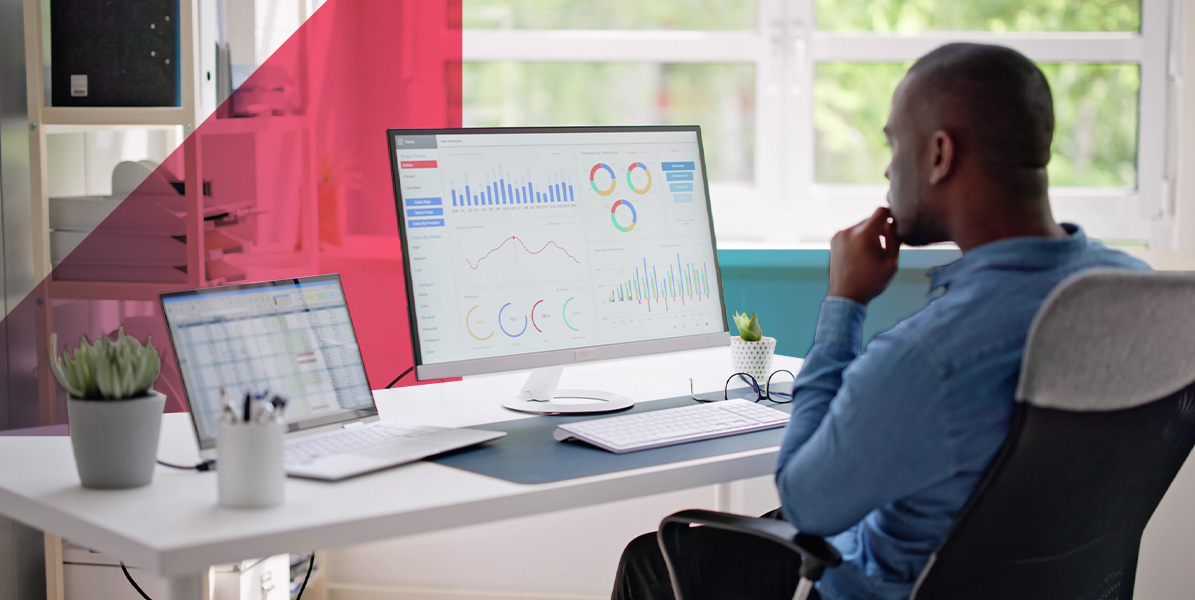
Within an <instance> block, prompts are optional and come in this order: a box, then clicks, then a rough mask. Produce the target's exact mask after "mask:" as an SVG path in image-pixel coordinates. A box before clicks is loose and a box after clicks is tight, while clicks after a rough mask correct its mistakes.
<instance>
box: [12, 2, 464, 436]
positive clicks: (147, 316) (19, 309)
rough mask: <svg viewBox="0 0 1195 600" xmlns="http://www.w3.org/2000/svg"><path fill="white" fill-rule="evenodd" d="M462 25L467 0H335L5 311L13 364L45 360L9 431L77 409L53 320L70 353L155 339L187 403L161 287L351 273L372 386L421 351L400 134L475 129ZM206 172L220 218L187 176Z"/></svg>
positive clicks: (172, 392) (178, 403) (178, 402)
mask: <svg viewBox="0 0 1195 600" xmlns="http://www.w3.org/2000/svg"><path fill="white" fill-rule="evenodd" d="M460 22H461V20H460V0H439V1H433V2H429V1H425V0H401V1H396V0H329V1H328V2H327V3H325V4H324V6H323V7H321V8H320V9H319V10H318V11H316V12H315V14H313V15H312V16H311V17H310V18H309V19H308V20H307V21H306V22H305V23H304V24H303V25H302V26H301V27H300V28H299V30H298V31H297V32H295V33H294V34H293V35H292V36H291V37H290V38H289V39H288V40H287V41H286V42H285V43H284V44H283V45H282V46H281V47H280V48H279V49H278V50H277V51H276V52H275V53H274V54H273V55H272V56H270V58H269V59H268V60H266V62H265V63H264V64H262V65H261V67H260V68H259V69H258V70H257V71H255V72H254V73H253V75H251V76H250V77H249V79H248V80H247V81H246V82H245V83H244V84H243V85H242V86H241V87H240V88H239V89H238V90H237V92H236V93H234V94H233V97H232V98H230V99H229V100H228V101H227V102H225V103H224V104H223V105H222V106H220V107H219V109H217V111H216V114H214V115H212V116H211V117H210V118H208V119H207V120H206V121H205V122H203V123H202V124H201V125H200V126H199V127H197V128H196V129H195V131H194V132H193V133H192V134H191V135H190V136H188V137H187V139H186V140H185V141H184V143H183V145H182V146H181V147H179V148H178V149H176V150H175V151H174V152H173V153H172V154H171V156H170V157H169V158H168V159H167V160H166V161H165V162H164V163H163V164H162V165H161V166H159V167H157V168H156V169H154V170H153V172H152V173H151V174H150V175H149V177H148V178H147V179H146V180H145V181H144V182H143V183H142V184H140V185H139V186H138V187H137V188H136V189H135V191H133V192H132V194H130V195H129V196H128V197H127V198H126V199H125V200H124V201H123V202H121V203H120V205H119V206H118V207H117V208H116V209H115V210H114V211H113V212H112V213H111V214H110V215H109V216H108V217H107V218H106V219H104V220H103V221H102V223H100V225H99V226H98V227H97V228H96V229H95V230H94V231H93V232H92V233H91V234H90V235H88V236H87V238H86V239H85V240H84V241H83V242H82V243H81V244H80V245H79V246H78V247H77V248H76V249H75V250H74V251H73V252H71V253H70V254H69V255H68V256H67V257H66V258H65V259H64V260H63V261H62V262H61V263H60V264H58V265H57V266H56V267H55V268H54V270H53V272H52V274H51V275H50V277H48V278H47V279H46V280H44V281H42V282H41V284H39V285H38V286H37V287H36V288H35V289H34V291H33V292H32V293H30V294H29V295H28V296H27V297H26V298H25V299H24V300H23V301H22V302H20V303H19V304H18V305H17V306H16V308H14V309H13V310H12V311H11V312H10V313H9V314H8V316H7V317H6V318H5V319H4V321H3V323H2V324H0V329H2V330H3V333H4V334H5V335H7V336H8V340H9V347H8V351H9V359H10V360H9V362H10V365H12V367H11V368H12V370H13V372H16V371H21V372H23V373H25V374H28V373H29V372H30V371H35V372H37V373H38V378H37V379H36V380H33V379H32V378H30V377H27V376H26V377H24V378H23V381H24V383H22V378H20V377H16V378H13V377H10V379H11V380H12V381H10V385H9V389H8V390H7V393H6V394H4V398H3V400H0V416H3V415H7V417H8V418H7V419H3V418H0V429H21V428H29V427H36V426H40V425H53V424H59V423H64V422H66V410H65V396H64V394H63V393H62V392H61V391H60V390H59V389H58V386H57V385H56V384H55V383H53V381H52V377H51V376H50V374H49V371H48V367H47V365H48V363H47V360H48V359H47V349H48V346H49V335H50V332H51V331H52V332H55V333H57V334H58V340H59V348H57V349H56V350H57V351H58V352H61V351H62V347H63V346H70V347H71V348H73V347H74V346H75V344H76V343H77V340H78V339H79V338H80V337H81V336H83V335H87V336H89V337H92V338H94V337H96V336H99V335H103V334H105V333H108V332H110V331H112V330H114V329H116V328H117V327H119V326H122V325H123V326H124V327H125V331H126V333H129V334H132V335H136V336H137V337H139V338H142V339H144V338H145V336H147V335H148V336H152V339H153V343H154V346H155V347H157V348H158V349H159V350H161V351H162V355H163V370H162V375H161V376H160V378H159V380H158V384H157V385H156V386H155V387H156V389H158V390H159V391H161V392H163V393H165V394H166V395H167V396H168V401H167V411H180V410H186V403H185V398H184V396H183V393H182V384H181V382H180V380H179V375H178V367H177V364H176V362H175V358H174V353H173V350H172V349H171V347H170V343H169V338H168V336H167V332H166V325H165V322H164V321H163V319H162V315H161V308H160V304H159V303H158V301H157V293H158V292H160V291H166V290H172V289H186V288H192V287H206V286H210V285H218V284H221V283H235V282H248V281H260V280H267V279H278V278H289V277H301V276H307V275H315V274H322V273H340V275H341V279H342V281H343V283H344V287H345V293H346V295H347V299H348V303H349V308H350V311H351V313H352V317H353V322H354V323H355V328H356V331H357V336H358V339H359V341H360V344H361V350H362V354H363V356H364V360H365V367H366V371H367V374H368V376H369V381H370V385H371V387H372V388H374V389H377V388H380V387H383V386H385V385H386V384H387V383H388V382H389V381H390V380H392V379H393V378H394V377H395V376H397V375H398V374H399V373H401V372H403V371H404V370H406V369H407V367H409V366H411V364H412V350H411V340H410V332H409V321H408V317H407V302H406V292H405V288H404V279H403V270H402V257H401V252H400V246H399V238H398V221H397V217H396V214H395V199H394V188H393V183H392V182H393V180H392V177H391V170H390V164H389V160H390V159H389V152H388V149H387V141H386V136H385V132H386V129H388V128H408V127H459V126H460V124H461V68H460V63H461V30H460ZM238 114H255V115H256V116H252V117H245V118H232V117H231V115H238ZM222 117H223V118H222ZM188 170H190V171H189V172H190V173H191V176H190V177H187V173H188ZM196 173H200V174H202V179H203V181H204V182H205V183H204V188H205V190H204V196H203V198H202V211H203V215H204V218H203V220H202V221H201V220H200V219H198V218H194V217H192V218H190V219H188V218H187V217H188V216H190V215H194V214H196V211H197V210H199V206H198V203H197V202H196V201H195V199H197V198H198V196H197V195H196V194H190V195H184V194H180V193H179V192H178V191H177V189H176V188H175V186H176V185H177V186H182V187H191V186H188V185H187V184H186V183H175V184H171V183H170V182H171V181H182V182H188V183H189V182H197V180H198V177H197V175H196ZM188 180H189V181H188ZM192 196H193V197H194V198H192V199H191V200H190V202H188V198H190V197H192ZM200 223H202V227H203V229H204V231H203V236H202V237H203V238H204V244H203V246H204V248H203V249H202V250H200V249H199V248H198V246H199V245H198V244H195V243H191V244H188V243H187V242H188V241H189V240H191V239H195V238H197V237H199V236H198V235H192V233H196V232H197V231H196V230H197V228H198V227H200V226H201V225H200ZM191 255H193V256H191ZM188 260H189V261H190V264H191V265H198V264H205V265H206V267H201V268H198V269H196V268H194V267H187V266H186V265H188ZM180 267H182V268H181V269H180ZM196 271H206V273H204V276H203V277H202V278H200V277H199V276H198V275H196V273H195V272H196ZM412 382H413V377H409V378H407V379H405V380H404V382H403V383H404V384H410V383H412ZM34 384H35V385H36V387H35V385H34Z"/></svg>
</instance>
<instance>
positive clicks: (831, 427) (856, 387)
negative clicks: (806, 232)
mask: <svg viewBox="0 0 1195 600" xmlns="http://www.w3.org/2000/svg"><path fill="white" fill-rule="evenodd" d="M864 313H865V311H864V308H863V306H862V305H861V304H859V303H857V302H854V301H852V300H848V299H844V298H833V297H831V298H827V299H826V301H825V302H824V303H823V305H822V309H821V314H820V316H819V319H818V327H817V333H816V335H815V338H814V345H813V348H812V349H811V350H810V351H809V354H808V355H807V356H806V358H805V363H804V365H803V367H802V369H801V373H800V375H799V376H798V377H797V381H796V383H795V389H794V399H793V404H794V410H793V416H792V420H791V421H790V422H789V425H788V429H787V431H786V432H785V438H784V442H783V444H782V445H781V451H780V456H779V461H778V464H777V468H776V485H777V487H778V489H779V492H780V499H781V509H782V513H783V514H784V517H785V518H786V519H787V520H788V521H790V522H791V523H793V525H795V526H796V527H797V528H798V529H799V530H801V531H803V532H806V533H809V534H812V535H821V536H828V535H834V534H837V533H840V532H842V531H844V530H846V529H847V528H849V527H851V526H853V525H855V524H856V523H858V522H859V521H860V520H862V519H863V517H864V516H866V515H867V514H868V513H869V512H871V511H872V510H874V509H876V508H879V507H880V506H882V505H884V504H886V503H889V502H893V501H896V500H899V499H901V498H903V497H905V496H907V495H909V494H912V493H914V492H916V491H918V490H921V489H924V488H925V487H927V486H929V485H932V484H933V483H935V482H938V481H941V480H943V479H945V478H947V477H949V476H950V475H951V474H952V473H953V472H954V468H953V462H952V458H951V457H952V456H953V453H952V452H951V451H950V439H949V437H950V436H949V431H948V428H947V427H946V425H945V417H944V415H943V414H942V410H941V406H940V404H938V403H937V402H935V399H936V398H937V394H939V393H940V391H941V385H940V383H941V382H942V381H943V378H944V373H943V369H942V368H941V366H940V365H939V364H937V362H936V361H935V360H934V358H933V356H932V354H931V353H930V352H926V351H925V350H924V348H923V347H922V346H921V344H920V343H919V342H918V340H917V339H916V338H915V337H913V336H912V335H911V334H909V332H907V331H905V330H904V329H903V328H902V327H901V326H899V325H898V326H897V327H896V328H894V329H892V330H891V331H889V332H886V333H884V334H881V335H879V336H876V337H875V338H874V339H873V340H872V341H871V343H870V344H868V346H867V351H866V353H864V354H863V355H859V353H858V352H859V345H860V339H861V335H862V334H861V331H862V329H861V325H862V321H863V317H864Z"/></svg>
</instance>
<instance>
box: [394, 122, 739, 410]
mask: <svg viewBox="0 0 1195 600" xmlns="http://www.w3.org/2000/svg"><path fill="white" fill-rule="evenodd" d="M387 133H388V136H389V144H390V158H391V168H392V170H393V175H394V190H395V198H396V201H397V209H398V221H399V228H398V229H399V232H400V236H401V238H402V252H403V268H404V273H405V276H406V289H407V300H408V306H409V316H410V322H411V332H412V336H411V337H412V342H413V346H414V358H415V375H416V377H417V378H418V379H435V378H444V377H459V376H464V375H474V374H482V373H493V372H501V371H515V370H527V369H531V370H532V373H531V376H530V378H529V379H528V382H527V385H526V386H524V388H523V390H522V391H521V392H519V394H517V395H516V396H515V397H513V398H512V399H510V400H509V401H507V402H505V403H504V406H506V407H508V408H512V409H515V410H522V411H527V412H536V413H562V412H606V411H611V410H619V409H623V408H627V407H629V406H631V405H632V404H633V401H632V400H630V399H628V398H624V397H621V396H618V395H616V394H611V393H609V392H604V391H595V390H558V389H556V387H557V383H558V381H559V379H560V374H561V370H562V369H563V366H564V365H567V364H570V363H575V362H582V361H591V360H605V359H612V358H623V357H630V356H637V355H643V354H654V353H659V352H668V351H677V350H687V349H694V348H704V347H710V346H723V345H726V344H728V343H729V339H730V336H729V328H728V325H727V322H726V311H725V307H724V301H723V298H722V283H721V276H720V273H719V270H718V260H717V246H716V243H715V240H714V227H713V221H712V218H711V214H710V204H709V188H708V183H707V181H706V169H705V159H704V155H703V153H702V146H701V130H700V128H698V127H696V126H680V127H674V126H658V127H539V128H479V129H419V130H416V129H392V130H389V131H388V132H387ZM575 398H587V399H590V400H591V401H587V402H577V401H576V400H569V399H575Z"/></svg>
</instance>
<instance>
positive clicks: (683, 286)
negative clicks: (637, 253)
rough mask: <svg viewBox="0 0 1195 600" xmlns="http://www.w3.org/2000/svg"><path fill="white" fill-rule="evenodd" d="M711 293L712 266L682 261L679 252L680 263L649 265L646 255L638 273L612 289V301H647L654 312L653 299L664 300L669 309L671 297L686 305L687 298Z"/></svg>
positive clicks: (707, 295) (678, 260) (706, 296)
mask: <svg viewBox="0 0 1195 600" xmlns="http://www.w3.org/2000/svg"><path fill="white" fill-rule="evenodd" d="M641 269H642V270H641ZM709 297H710V283H709V269H708V267H707V265H706V263H705V262H700V263H692V262H690V263H685V262H682V261H681V258H680V254H679V253H678V254H677V255H676V263H675V264H669V265H652V266H650V267H649V266H648V264H647V259H646V258H644V259H643V266H642V267H638V266H636V267H635V276H634V277H632V278H631V279H627V280H626V281H625V282H622V283H619V284H618V285H617V286H616V287H615V288H614V289H613V290H611V291H610V298H609V302H610V303H611V304H617V303H623V302H635V303H637V304H640V305H644V304H645V305H646V306H647V311H648V312H652V303H653V302H654V303H655V304H656V305H660V304H663V305H664V310H665V311H667V310H669V309H670V304H669V301H671V302H672V303H673V304H675V303H677V302H680V304H681V305H682V306H683V305H684V304H685V301H686V299H687V300H689V301H701V300H704V299H708V298H709Z"/></svg>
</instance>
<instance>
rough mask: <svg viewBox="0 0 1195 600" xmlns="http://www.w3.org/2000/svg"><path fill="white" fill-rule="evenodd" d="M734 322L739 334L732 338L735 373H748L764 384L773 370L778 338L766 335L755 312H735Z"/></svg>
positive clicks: (731, 349)
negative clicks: (748, 314)
mask: <svg viewBox="0 0 1195 600" xmlns="http://www.w3.org/2000/svg"><path fill="white" fill-rule="evenodd" d="M734 324H735V327H738V329H739V334H738V335H736V336H734V337H732V338H730V363H731V368H733V369H734V372H735V373H746V374H748V375H750V376H752V377H754V378H755V381H757V382H758V383H759V385H761V386H762V385H764V382H765V381H767V379H768V374H769V373H771V372H772V355H773V354H774V353H775V352H776V338H770V337H764V335H763V329H762V328H761V327H760V326H759V319H757V318H756V317H755V313H754V312H753V313H751V316H749V317H748V316H747V315H745V314H740V313H737V312H736V313H735V314H734Z"/></svg>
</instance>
